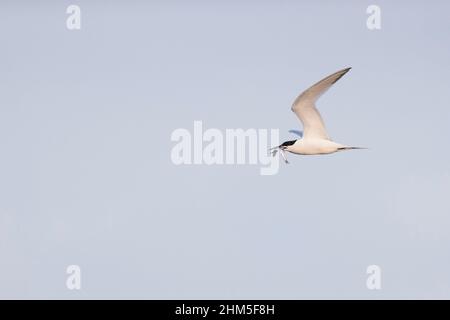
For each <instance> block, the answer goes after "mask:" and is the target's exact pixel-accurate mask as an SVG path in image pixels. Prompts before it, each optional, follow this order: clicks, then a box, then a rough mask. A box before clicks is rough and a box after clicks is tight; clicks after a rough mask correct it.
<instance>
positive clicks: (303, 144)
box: [271, 68, 364, 163]
mask: <svg viewBox="0 0 450 320" xmlns="http://www.w3.org/2000/svg"><path fill="white" fill-rule="evenodd" d="M350 69H351V68H346V69H343V70H340V71H338V72H336V73H333V74H332V75H330V76H328V77H326V78H324V79H322V80H320V81H319V82H317V83H316V84H314V85H313V86H311V87H310V88H309V89H307V90H305V91H304V92H303V93H302V94H300V95H299V96H298V97H297V99H295V101H294V103H293V104H292V108H291V110H292V111H293V112H294V113H295V114H296V115H297V117H298V118H299V119H300V121H301V122H302V124H303V136H302V138H301V139H297V140H291V141H286V142H283V143H282V144H280V145H279V146H277V147H274V148H272V149H271V151H272V155H273V156H275V155H276V153H277V151H278V150H280V153H281V155H282V156H283V159H284V161H285V162H286V163H288V161H287V158H286V155H285V151H288V152H291V153H295V154H302V155H314V154H329V153H334V152H337V151H343V150H351V149H364V148H360V147H349V146H346V145H343V144H340V143H337V142H334V141H332V140H331V139H330V137H329V136H328V134H327V131H326V129H325V124H324V122H323V120H322V117H321V116H320V113H319V111H318V110H317V108H316V106H315V103H316V101H317V99H319V98H320V96H321V95H322V94H323V93H325V92H326V91H327V90H328V89H329V88H330V87H331V86H332V85H333V84H334V83H336V81H338V80H339V79H340V78H342V77H343V76H344V74H346V73H347V72H348V71H349V70H350ZM291 132H296V131H294V130H292V131H291Z"/></svg>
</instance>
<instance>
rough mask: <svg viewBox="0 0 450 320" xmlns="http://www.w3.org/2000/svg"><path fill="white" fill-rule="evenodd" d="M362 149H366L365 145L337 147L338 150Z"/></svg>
mask: <svg viewBox="0 0 450 320" xmlns="http://www.w3.org/2000/svg"><path fill="white" fill-rule="evenodd" d="M363 149H368V148H365V147H341V148H338V151H342V150H363Z"/></svg>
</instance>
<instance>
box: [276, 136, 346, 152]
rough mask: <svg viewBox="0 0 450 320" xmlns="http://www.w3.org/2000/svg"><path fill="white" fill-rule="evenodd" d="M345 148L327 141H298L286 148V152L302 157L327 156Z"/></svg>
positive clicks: (304, 139)
mask: <svg viewBox="0 0 450 320" xmlns="http://www.w3.org/2000/svg"><path fill="white" fill-rule="evenodd" d="M343 148H346V146H344V145H342V144H339V143H336V142H334V141H331V140H327V139H307V138H303V139H298V140H296V141H295V143H294V144H292V145H290V146H287V147H286V149H285V150H286V151H289V152H291V153H295V154H302V155H314V154H328V153H334V152H336V151H339V150H343Z"/></svg>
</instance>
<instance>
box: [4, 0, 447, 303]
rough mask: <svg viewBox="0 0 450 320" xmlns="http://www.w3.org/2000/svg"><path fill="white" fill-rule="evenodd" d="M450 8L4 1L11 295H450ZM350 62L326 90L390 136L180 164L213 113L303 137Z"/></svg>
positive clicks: (360, 124)
mask: <svg viewBox="0 0 450 320" xmlns="http://www.w3.org/2000/svg"><path fill="white" fill-rule="evenodd" d="M70 4H77V5H79V6H80V7H81V19H82V22H81V24H82V25H81V30H79V31H69V30H68V29H67V28H66V19H67V16H68V15H67V14H66V8H67V6H68V5H70ZM371 4H377V5H379V6H380V7H381V18H382V22H381V24H382V29H381V30H377V31H371V30H368V29H367V27H366V19H367V17H368V15H367V14H366V8H367V7H368V6H369V5H371ZM449 12H450V3H449V2H448V1H443V0H442V1H439V0H436V1H434V2H433V4H432V5H431V4H430V3H429V2H427V1H395V2H394V1H356V0H354V1H320V2H319V1H315V2H313V1H293V0H284V1H268V0H267V1H246V2H245V3H243V2H238V1H227V2H225V1H206V0H205V1H199V0H193V1H189V2H187V1H181V0H180V1H152V2H150V1H146V2H144V1H138V0H133V1H100V0H97V1H81V0H79V1H39V3H38V2H37V1H4V0H3V1H1V3H0V39H1V48H2V49H1V50H0V298H39V299H41V298H61V299H79V298H88V299H90V298H139V299H141V298H145V299H147V298H148V299H178V298H183V299H188V298H189V299H197V298H202V299H226V298H233V299H241V298H246V299H250V298H254V299H259V298H261V299H262V298H267V299H303V298H325V299H328V298H343V299H346V298H361V299H378V298H387V299H392V298H414V299H415V298H438V299H440V298H446V299H449V298H450V271H449V270H450V233H449V230H450V199H449V191H450V168H449V164H450V150H449V146H450V145H449V137H450V126H449V123H450V107H449V101H450V90H449V86H450V78H449V76H448V75H449V71H450V66H449V57H450V42H449V41H448V39H449V30H450V19H449V18H448V17H449ZM348 66H351V67H352V68H353V69H352V70H351V71H350V72H349V73H348V74H347V75H345V77H343V78H342V79H341V80H340V81H339V82H338V83H337V84H336V85H335V86H334V87H333V88H332V89H330V90H329V91H328V92H327V93H326V94H325V95H324V96H323V97H322V98H321V100H320V101H319V103H318V106H319V109H320V110H321V112H322V115H323V117H324V119H325V122H326V124H327V128H328V131H329V133H330V135H331V137H332V138H333V139H334V140H336V141H337V142H341V143H344V144H348V145H357V146H367V147H369V148H370V149H369V150H364V151H354V152H342V153H337V154H332V155H326V156H310V157H308V156H295V155H289V160H290V162H291V163H290V164H289V165H284V164H282V165H281V166H280V171H279V173H278V174H277V175H274V176H261V175H260V174H259V166H255V165H222V166H219V165H216V166H207V165H196V166H195V165H191V166H189V165H186V166H175V165H174V164H173V163H172V162H171V159H170V152H171V149H172V147H173V146H174V145H175V143H174V142H172V141H171V140H170V135H171V133H172V132H173V130H175V129H177V128H187V129H189V130H192V128H193V122H194V121H195V120H201V121H203V125H204V127H205V128H218V129H221V130H225V129H227V128H231V129H232V128H244V129H246V128H267V129H269V128H278V129H280V136H281V137H280V138H281V140H282V141H285V140H291V139H292V138H295V136H293V135H292V134H290V133H289V132H288V130H289V129H294V128H300V125H299V122H298V120H297V119H296V117H295V115H294V114H293V113H292V112H291V111H290V105H291V103H292V101H293V100H294V99H295V97H296V96H297V95H298V94H299V93H300V92H301V91H302V90H304V89H306V88H307V87H309V86H310V85H311V84H313V83H315V82H316V81H318V80H320V79H322V78H323V77H325V76H327V75H328V74H331V73H333V72H335V71H337V70H340V69H342V68H344V67H348ZM72 264H76V265H79V266H80V267H81V270H82V289H81V290H79V291H76V290H75V291H71V290H68V289H67V288H66V278H67V274H66V267H67V266H68V265H72ZM372 264H376V265H379V266H380V267H381V269H382V289H381V290H378V291H373V290H368V289H367V287H366V279H367V274H366V268H367V266H369V265H372Z"/></svg>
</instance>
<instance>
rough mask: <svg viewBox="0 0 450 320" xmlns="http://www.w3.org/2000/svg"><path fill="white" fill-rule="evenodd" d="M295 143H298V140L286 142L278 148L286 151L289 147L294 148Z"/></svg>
mask: <svg viewBox="0 0 450 320" xmlns="http://www.w3.org/2000/svg"><path fill="white" fill-rule="evenodd" d="M295 141H297V140H290V141H285V142H283V143H282V144H280V145H279V146H278V148H280V149H286V148H287V147H288V146H292V145H293V144H294V143H295Z"/></svg>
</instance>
